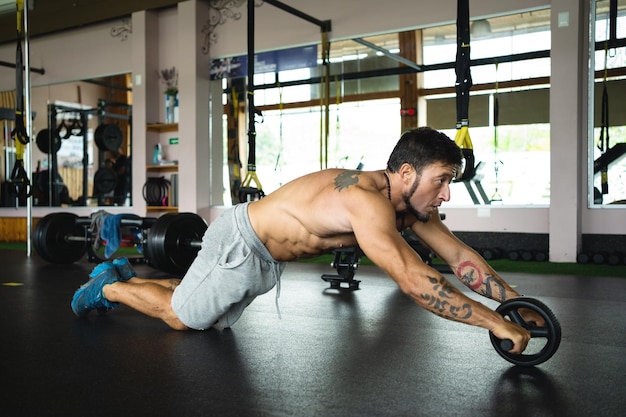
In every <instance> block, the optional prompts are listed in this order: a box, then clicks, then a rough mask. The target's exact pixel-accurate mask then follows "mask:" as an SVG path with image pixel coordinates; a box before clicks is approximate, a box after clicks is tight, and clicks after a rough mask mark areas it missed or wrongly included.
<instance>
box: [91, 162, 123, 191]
mask: <svg viewBox="0 0 626 417" xmlns="http://www.w3.org/2000/svg"><path fill="white" fill-rule="evenodd" d="M116 184H117V175H116V174H115V171H113V170H112V169H111V168H106V167H102V168H100V169H98V170H97V171H96V173H95V175H94V176H93V188H94V194H106V193H109V192H111V191H113V190H114V189H115V185H116Z"/></svg>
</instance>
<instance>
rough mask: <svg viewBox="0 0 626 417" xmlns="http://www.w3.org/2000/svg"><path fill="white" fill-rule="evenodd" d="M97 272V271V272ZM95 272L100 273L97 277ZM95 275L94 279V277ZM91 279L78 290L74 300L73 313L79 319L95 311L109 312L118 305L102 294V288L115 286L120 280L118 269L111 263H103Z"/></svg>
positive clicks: (97, 267)
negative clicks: (109, 285) (108, 285)
mask: <svg viewBox="0 0 626 417" xmlns="http://www.w3.org/2000/svg"><path fill="white" fill-rule="evenodd" d="M96 270H97V271H96ZM94 272H99V273H98V274H97V275H96V274H94ZM92 275H93V277H92ZM89 276H90V279H89V281H87V282H86V283H85V284H83V285H81V287H80V288H79V289H78V290H76V292H75V293H74V297H73V298H72V304H71V305H72V311H73V312H74V314H76V315H77V316H78V317H84V316H86V315H87V314H89V312H90V311H91V310H93V309H96V310H98V312H100V313H102V312H107V311H109V310H111V309H113V308H115V307H117V305H118V303H112V302H110V301H109V300H107V299H106V298H104V295H103V294H102V288H103V287H104V286H105V285H107V284H113V283H114V282H117V281H119V280H120V277H119V275H117V269H115V267H114V266H113V264H111V263H102V264H100V265H98V266H96V268H94V271H92V273H91V274H90V275H89Z"/></svg>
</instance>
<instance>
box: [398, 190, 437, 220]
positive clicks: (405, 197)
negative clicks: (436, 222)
mask: <svg viewBox="0 0 626 417" xmlns="http://www.w3.org/2000/svg"><path fill="white" fill-rule="evenodd" d="M419 183H420V182H419V179H416V180H415V182H414V183H413V185H412V186H411V189H410V190H409V192H408V193H406V194H404V195H403V196H402V198H403V200H404V204H406V210H407V211H408V212H409V213H411V214H412V215H413V216H415V218H416V219H417V220H419V221H420V222H422V223H426V222H427V221H428V220H430V215H431V213H427V214H424V213H420V212H419V211H417V209H416V208H415V207H413V206H412V205H411V197H412V196H413V194H414V193H415V191H416V190H417V187H418V186H419Z"/></svg>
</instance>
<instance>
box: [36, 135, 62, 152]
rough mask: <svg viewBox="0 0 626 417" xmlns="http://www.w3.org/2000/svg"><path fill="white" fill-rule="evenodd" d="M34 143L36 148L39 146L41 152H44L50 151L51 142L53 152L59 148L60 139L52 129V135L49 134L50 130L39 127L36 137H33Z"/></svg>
mask: <svg viewBox="0 0 626 417" xmlns="http://www.w3.org/2000/svg"><path fill="white" fill-rule="evenodd" d="M35 143H36V144H37V148H39V150H40V151H41V152H43V153H46V154H47V153H50V149H51V146H50V144H51V143H52V146H53V147H54V151H55V152H58V151H59V149H61V139H60V138H59V136H58V135H57V134H56V132H54V131H53V132H52V135H51V134H50V130H48V129H41V130H40V131H39V132H38V133H37V137H36V138H35Z"/></svg>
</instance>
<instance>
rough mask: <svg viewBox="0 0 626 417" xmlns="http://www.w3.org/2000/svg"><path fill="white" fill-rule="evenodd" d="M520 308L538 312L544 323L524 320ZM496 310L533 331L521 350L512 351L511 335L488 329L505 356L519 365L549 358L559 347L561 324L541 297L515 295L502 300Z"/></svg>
mask: <svg viewBox="0 0 626 417" xmlns="http://www.w3.org/2000/svg"><path fill="white" fill-rule="evenodd" d="M520 309H529V310H533V311H535V312H537V313H538V314H539V315H540V316H541V317H542V318H543V319H544V321H545V326H543V327H539V326H536V325H535V324H533V323H527V322H526V321H524V319H523V317H522V315H521V314H520V312H519V310H520ZM496 312H498V313H499V314H500V315H502V316H503V317H505V318H507V319H509V320H511V321H512V322H514V323H516V324H518V325H519V326H521V327H523V328H525V329H527V330H528V331H530V337H531V340H530V342H529V343H528V346H527V347H526V350H525V351H524V352H523V353H522V354H514V353H510V352H509V350H511V349H512V348H513V342H512V341H511V340H508V339H504V340H502V339H498V338H497V337H496V336H495V335H494V334H493V333H491V332H489V337H490V339H491V343H492V345H493V347H494V348H495V350H496V352H497V353H498V354H499V355H500V356H502V357H503V358H504V359H505V360H507V361H509V362H511V363H513V364H515V365H519V366H535V365H539V364H540V363H543V362H545V361H547V360H548V359H550V358H551V357H552V355H554V353H555V352H556V351H557V349H558V348H559V345H560V343H561V325H560V323H559V321H558V320H557V318H556V316H555V315H554V313H553V312H552V310H550V309H549V308H548V306H546V305H545V304H544V303H542V302H541V301H539V300H536V299H534V298H530V297H519V298H513V299H511V300H507V301H505V302H503V303H502V304H500V306H498V308H496Z"/></svg>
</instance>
